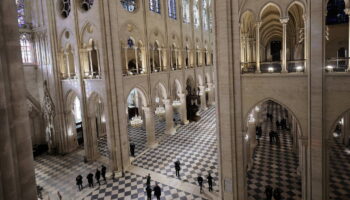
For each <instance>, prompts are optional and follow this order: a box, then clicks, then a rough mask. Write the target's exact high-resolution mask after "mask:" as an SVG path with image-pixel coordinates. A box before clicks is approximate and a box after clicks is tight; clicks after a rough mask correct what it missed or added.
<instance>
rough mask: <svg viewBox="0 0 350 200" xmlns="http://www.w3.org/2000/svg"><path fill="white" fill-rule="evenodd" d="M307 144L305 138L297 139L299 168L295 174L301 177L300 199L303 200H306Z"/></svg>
mask: <svg viewBox="0 0 350 200" xmlns="http://www.w3.org/2000/svg"><path fill="white" fill-rule="evenodd" d="M307 143H308V139H307V138H306V137H303V136H302V137H301V138H299V167H298V170H297V173H298V174H300V176H301V197H302V199H303V200H305V199H307V194H308V191H307V179H308V173H307V171H308V169H307V167H308V166H307V162H308V159H307V146H308V145H307Z"/></svg>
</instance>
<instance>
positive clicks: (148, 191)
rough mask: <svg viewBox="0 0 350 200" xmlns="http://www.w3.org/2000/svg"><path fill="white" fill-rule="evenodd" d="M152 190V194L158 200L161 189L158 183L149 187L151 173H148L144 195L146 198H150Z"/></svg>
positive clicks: (149, 199) (148, 199)
mask: <svg viewBox="0 0 350 200" xmlns="http://www.w3.org/2000/svg"><path fill="white" fill-rule="evenodd" d="M152 192H154V196H155V197H156V198H157V200H160V196H161V195H162V189H161V188H160V187H159V185H158V183H156V185H155V186H154V187H153V189H152V187H151V175H150V174H148V175H147V177H146V195H147V200H151V199H152Z"/></svg>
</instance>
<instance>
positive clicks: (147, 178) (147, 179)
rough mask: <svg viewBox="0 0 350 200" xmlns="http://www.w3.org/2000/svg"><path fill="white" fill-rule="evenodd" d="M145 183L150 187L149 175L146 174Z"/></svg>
mask: <svg viewBox="0 0 350 200" xmlns="http://www.w3.org/2000/svg"><path fill="white" fill-rule="evenodd" d="M146 185H147V186H150V187H151V175H150V174H148V175H147V177H146Z"/></svg>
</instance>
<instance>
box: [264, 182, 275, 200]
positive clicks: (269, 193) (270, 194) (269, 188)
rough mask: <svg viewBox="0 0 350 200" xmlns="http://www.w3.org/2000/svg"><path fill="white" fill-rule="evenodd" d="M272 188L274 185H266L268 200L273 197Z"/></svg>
mask: <svg viewBox="0 0 350 200" xmlns="http://www.w3.org/2000/svg"><path fill="white" fill-rule="evenodd" d="M272 190H273V189H272V187H271V186H269V185H268V186H266V187H265V194H266V200H271V199H272Z"/></svg>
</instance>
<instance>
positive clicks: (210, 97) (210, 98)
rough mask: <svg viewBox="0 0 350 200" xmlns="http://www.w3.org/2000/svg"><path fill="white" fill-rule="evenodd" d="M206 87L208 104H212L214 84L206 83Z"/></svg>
mask: <svg viewBox="0 0 350 200" xmlns="http://www.w3.org/2000/svg"><path fill="white" fill-rule="evenodd" d="M208 88H209V93H208V97H209V98H208V101H209V102H208V104H209V105H213V101H214V95H215V93H214V89H213V88H214V84H213V83H208Z"/></svg>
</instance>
